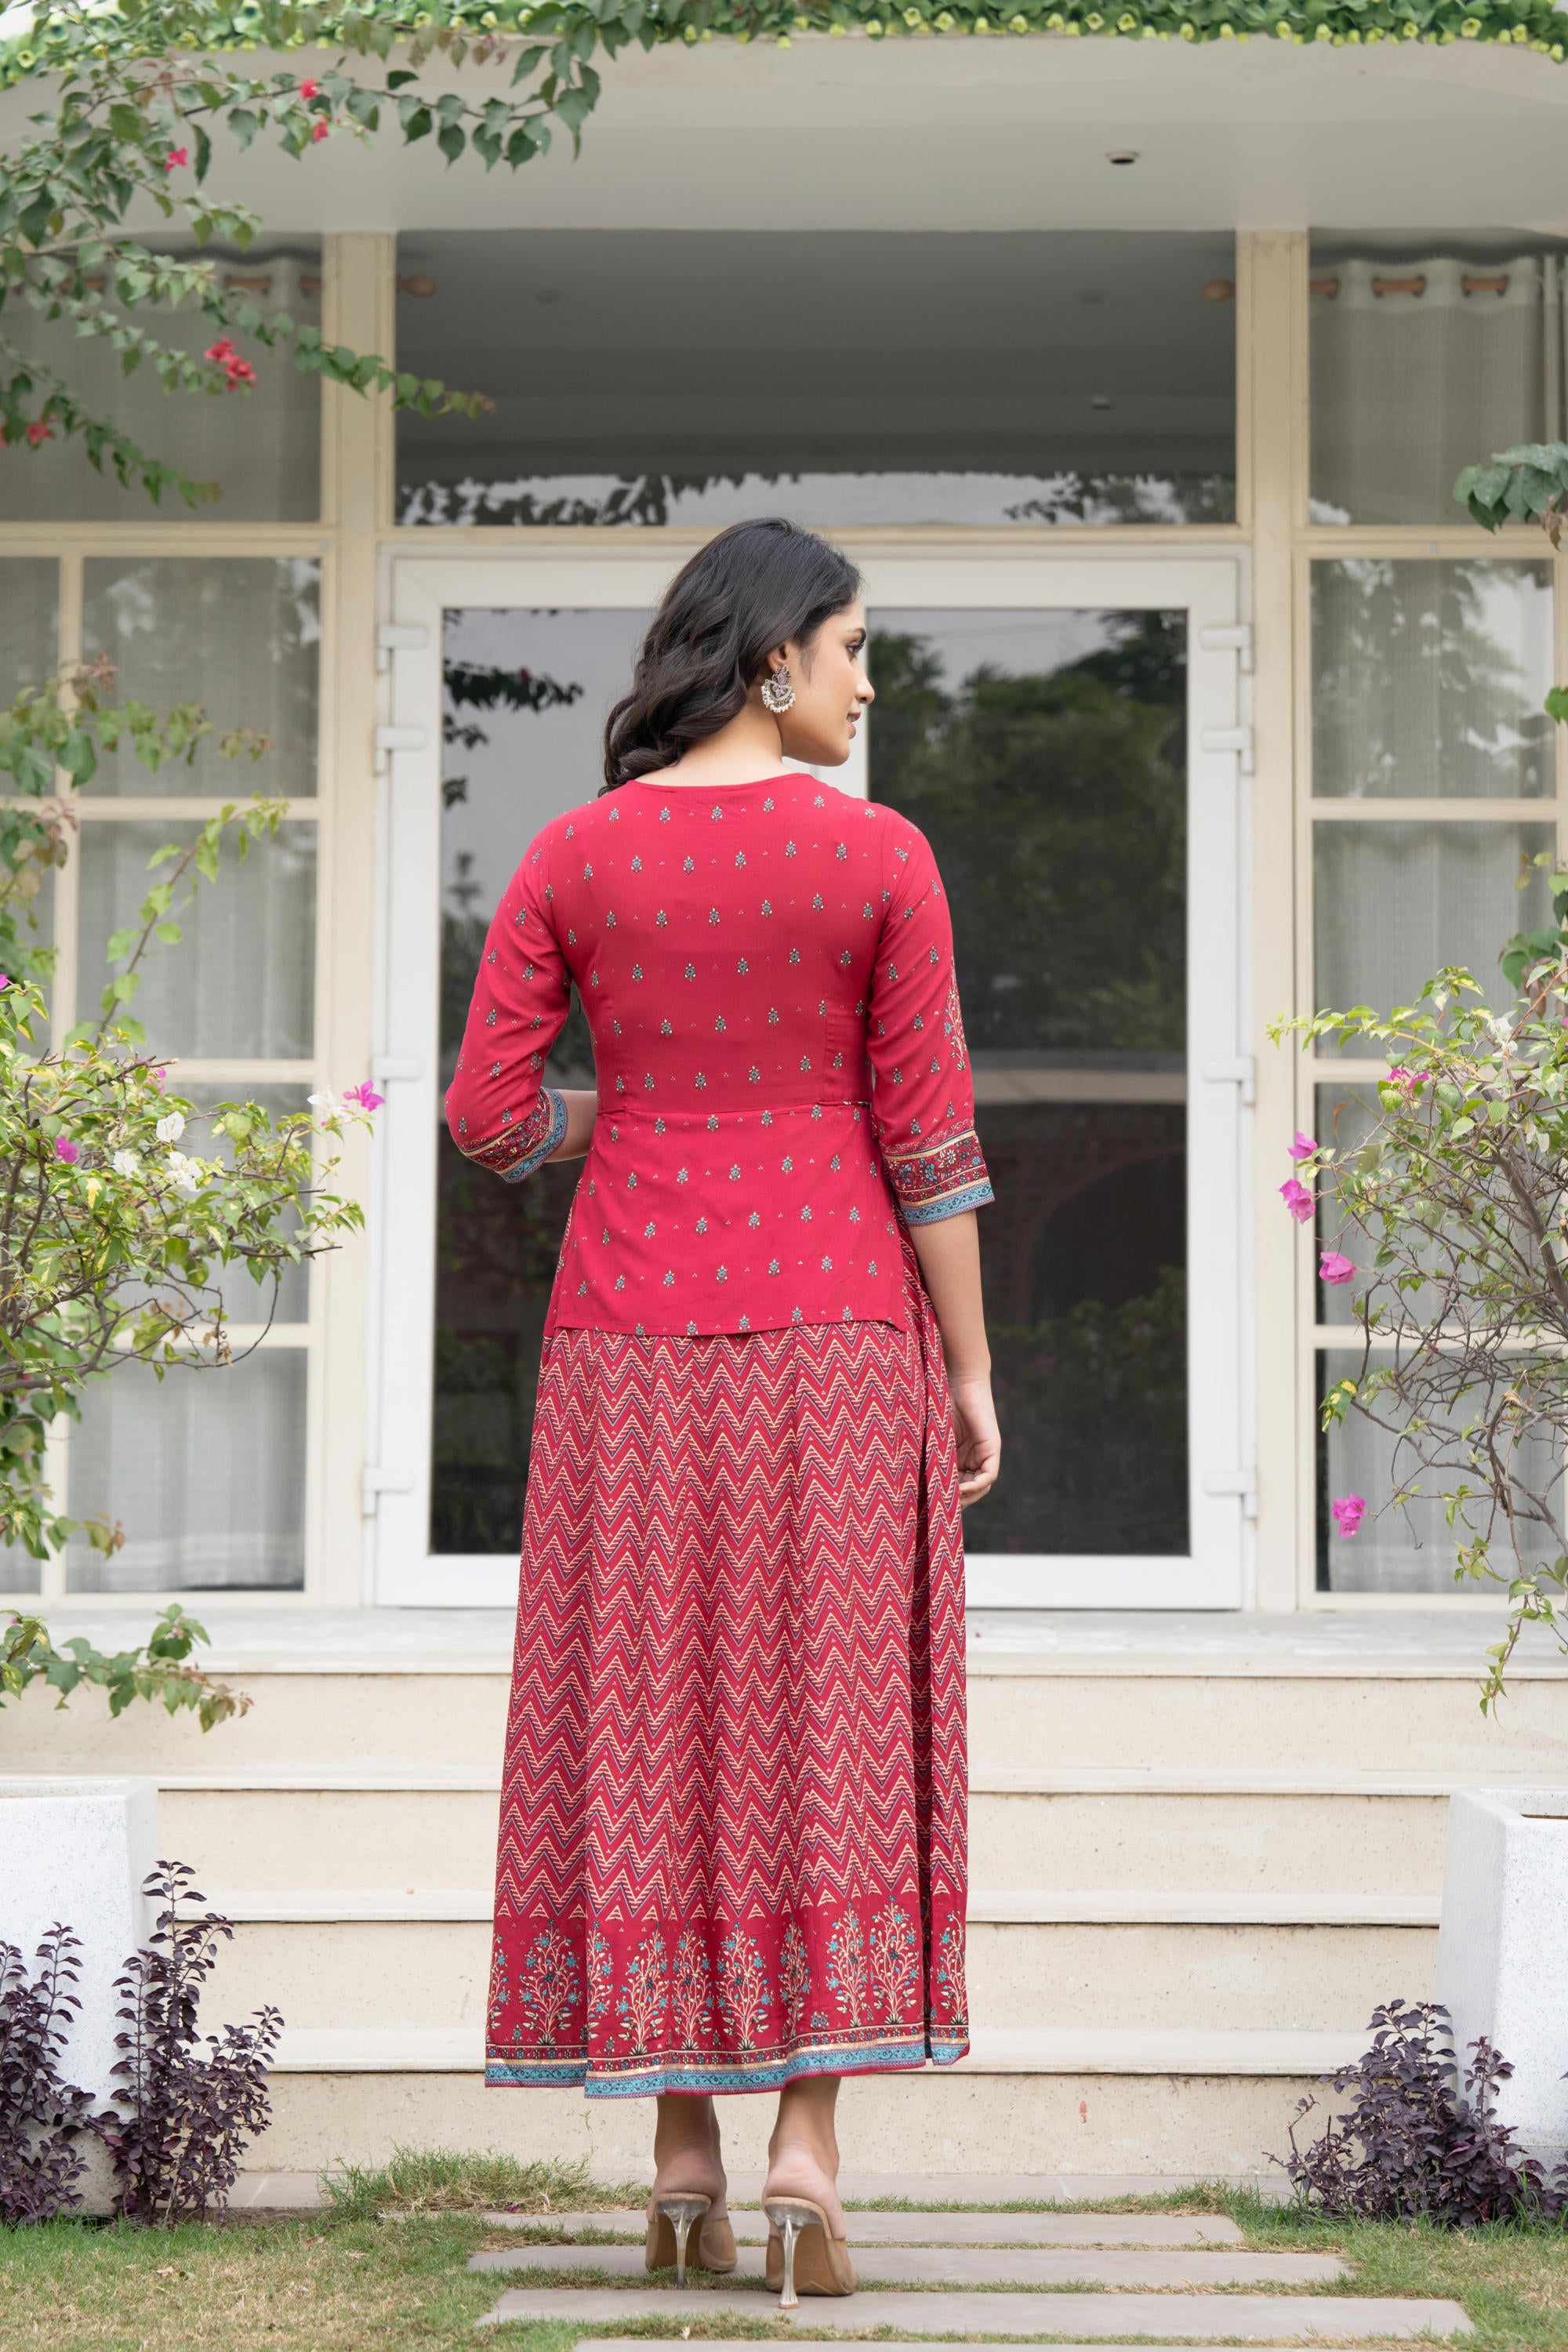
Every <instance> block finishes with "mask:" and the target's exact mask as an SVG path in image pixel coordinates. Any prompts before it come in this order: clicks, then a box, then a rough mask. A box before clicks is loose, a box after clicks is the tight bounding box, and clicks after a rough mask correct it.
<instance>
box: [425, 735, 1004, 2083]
mask: <svg viewBox="0 0 1568 2352" xmlns="http://www.w3.org/2000/svg"><path fill="white" fill-rule="evenodd" d="M574 986H575V988H576V990H577V992H578V993H579V995H580V997H581V1000H582V1003H583V1005H584V1010H585V1013H586V1015H587V1018H588V1022H589V1025H590V1028H591V1030H592V1034H593V1039H594V1053H595V1069H596V1078H597V1088H598V1097H599V1110H598V1117H597V1121H596V1125H595V1134H594V1140H593V1144H592V1146H591V1148H590V1150H589V1153H588V1156H587V1158H586V1160H584V1165H583V1170H582V1173H581V1175H580V1177H579V1180H578V1184H577V1190H576V1193H575V1197H574V1202H573V1206H572V1212H571V1215H570V1218H569V1220H568V1223H567V1229H566V1234H565V1238H564V1240H563V1245H562V1253H561V1262H560V1267H559V1270H558V1273H557V1276H556V1280H555V1285H554V1289H553V1292H552V1299H551V1306H550V1312H549V1317H548V1319H547V1323H546V1333H545V1341H544V1353H543V1361H542V1371H541V1378H540V1386H539V1399H538V1406H537V1411H536V1416H535V1423H534V1433H533V1447H532V1458H531V1465H530V1469H529V1482H528V1496H527V1503H526V1507H525V1513H524V1523H523V1538H522V1561H521V1585H520V1591H519V1605H518V1625H517V1645H516V1652H515V1663H514V1671H513V1678H512V1696H511V1706H510V1720H509V1726H508V1734H507V1748H506V1759H505V1767H504V1775H503V1783H502V1795H501V1815H500V1854H499V1860H498V1866H497V1880H496V1905H495V1934H494V1947H493V1964H492V1971H491V1979H490V1994H489V2030H488V2066H487V2079H488V2080H489V2081H490V2082H491V2083H495V2084H552V2083H559V2084H584V2086H585V2087H586V2089H587V2091H588V2093H589V2094H590V2095H599V2096H604V2095H637V2096H646V2095H648V2094H650V2093H656V2092H663V2091H746V2090H762V2089H767V2088H771V2087H773V2086H776V2085H777V2084H781V2083H784V2082H786V2081H788V2080H790V2079H791V2078H792V2077H794V2076H796V2075H800V2074H816V2073H831V2074H845V2073H855V2072H859V2071H864V2070H866V2069H868V2068H877V2067H910V2066H919V2065H921V2064H922V2063H924V2062H925V2061H926V2060H927V2059H928V2058H931V2059H935V2060H937V2061H939V2062H949V2061H951V2060H952V2059H955V2058H959V2057H962V2056H963V2053H964V2051H965V2050H966V2049H967V2047H968V2024H967V2010H966V2003H965V1996H964V1974H963V1942H964V1898H965V1883H966V1882H965V1800H966V1790H965V1756H964V1699H963V1538H962V1534H961V1529H960V1520H959V1507H958V1473H957V1465H956V1460H955V1455H954V1450H953V1441H952V1423H951V1417H950V1408H949V1402H948V1396H947V1388H946V1381H945V1375H944V1372H943V1369H942V1353H941V1347H940V1343H939V1340H938V1338H937V1333H936V1328H935V1322H934V1318H933V1317H932V1314H931V1307H930V1303H929V1300H928V1299H927V1297H926V1295H925V1292H924V1290H923V1288H922V1286H921V1281H920V1276H919V1270H918V1266H917V1265H916V1261H915V1256H914V1251H913V1248H912V1246H911V1244H910V1239H909V1233H908V1228H909V1226H910V1225H911V1224H916V1223H922V1222H931V1221H933V1220H935V1219H937V1218H940V1217H943V1216H950V1215H952V1214H955V1213H958V1212H959V1211H960V1210H963V1209H967V1208H972V1207H975V1206H977V1205H979V1204H980V1203H981V1202H985V1201H988V1200H989V1199H990V1198H991V1188H990V1185H989V1182H988V1181H987V1179H986V1174H985V1168H984V1160H983V1159H982V1157H981V1153H980V1148H979V1145H978V1143H977V1141H976V1139H975V1134H974V1120H973V1084H972V1080H971V1077H970V1074H969V1068H968V1062H967V1056H966V1054H965V1050H964V1044H963V1023H962V1020H961V1018H960V1013H959V1004H958V995H957V991H956V987H955V984H954V979H953V969H952V926H951V921H950V919H949V916H948V910H947V905H946V900H945V898H944V897H943V894H942V884H941V881H940V878H939V877H938V875H937V871H936V867H935V864H934V862H933V860H932V857H931V850H930V847H929V845H927V843H926V841H925V839H924V837H923V836H922V835H921V834H920V833H919V832H918V831H917V830H916V828H915V827H914V826H912V825H910V824H908V823H906V822H905V820H904V819H902V818H901V817H900V816H899V815H897V814H896V813H895V812H893V811H892V810H889V809H888V808H886V807H883V806H880V805H879V804H877V803H868V802H863V801H859V800H856V799H852V798H850V797H849V796H848V795H847V794H845V793H839V792H837V791H835V790H834V789H833V788H832V787H830V786H827V785H824V784H821V783H819V782H817V781H816V779H815V778H814V777H811V776H800V775H784V776H777V777H773V778H772V779H770V780H768V781H766V782H758V783H748V784H736V785H730V786H726V787H721V788H719V789H717V790H710V791H707V792H699V791H697V790H695V789H693V788H691V787H689V786H681V787H677V788H675V789H670V788H668V787H660V786H658V785H657V784H649V783H644V782H631V783H628V784H625V785H623V786H621V787H620V788H619V789H618V790H616V792H614V793H606V794H605V795H604V796H602V797H601V798H600V799H599V800H597V801H595V802H593V803H590V804H589V805H588V806H586V807H584V808H581V809H577V810H574V811H573V812H572V813H571V814H568V815H566V816H563V817H561V818H558V819H557V820H556V821H555V822H554V823H553V824H550V825H548V826H547V827H546V828H545V830H544V831H543V832H542V834H541V835H539V837H538V839H537V840H536V841H534V842H533V843H532V844H531V846H530V848H529V850H528V852H527V854H526V856H524V858H523V861H522V864H521V866H520V867H519V869H518V872H517V874H516V876H515V877H513V880H512V883H511V886H510V888H509V890H508V892H507V894H506V897H505V898H503V900H502V902H501V905H500V908H499V910H498V912H497V914H496V918H495V920H494V922H493V924H492V925H491V928H490V931H489V939H488V940H487V944H486V949H485V957H484V961H483V963H482V965H481V967H480V971H479V981H478V983H477V986H476V989H475V992H474V1001H473V1005H472V1008H471V1010H470V1013H469V1016H468V1028H467V1032H466V1034H465V1036H464V1040H463V1050H462V1054H461V1056H460V1058H459V1061H458V1071H457V1075H456V1076H455V1078H454V1081H453V1085H452V1087H451V1090H450V1092H449V1094H448V1096H447V1118H448V1121H449V1124H450V1126H451V1129H452V1132H453V1134H454V1136H455V1137H456V1139H457V1140H458V1144H459V1146H460V1148H461V1149H462V1150H464V1151H465V1152H467V1153H468V1155H469V1156H470V1157H471V1158H473V1159H474V1160H478V1161H479V1162H480V1163H481V1164H482V1165H484V1166H486V1167H488V1168H490V1169H492V1170H493V1171H495V1172H496V1173H497V1174H498V1175H500V1176H502V1177H505V1178H506V1179H507V1180H508V1181H520V1180H521V1179H524V1178H526V1177H527V1176H528V1175H530V1174H531V1172H532V1171H534V1170H535V1169H536V1168H538V1167H539V1166H541V1165H542V1162H543V1161H544V1160H545V1159H546V1158H547V1157H548V1156H549V1154H550V1153H551V1151H552V1150H554V1148H555V1146H556V1145H557V1144H558V1143H559V1141H560V1140H561V1138H562V1135H563V1132H564V1124H565V1108H564V1105H563V1102H562V1100H561V1098H560V1097H559V1096H558V1095H556V1094H555V1093H554V1092H553V1091H552V1089H551V1088H549V1087H544V1086H543V1084H542V1073H543V1069H544V1065H545V1061H546V1058H547V1056H548V1055H549V1053H550V1050H551V1047H552V1045H553V1044H554V1042H555V1039H556V1037H557V1036H558V1035H559V1034H560V1031H561V1028H562V1026H563V1023H564V1021H565V1018H566V1015H567V1012H568V1010H569V1007H570V1002H571V992H572V989H573V987H574Z"/></svg>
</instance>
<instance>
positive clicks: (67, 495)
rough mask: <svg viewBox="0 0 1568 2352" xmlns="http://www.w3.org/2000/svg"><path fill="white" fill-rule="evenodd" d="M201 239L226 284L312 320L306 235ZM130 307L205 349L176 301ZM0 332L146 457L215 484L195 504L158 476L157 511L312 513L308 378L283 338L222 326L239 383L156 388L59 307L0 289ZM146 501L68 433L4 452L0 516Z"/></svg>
mask: <svg viewBox="0 0 1568 2352" xmlns="http://www.w3.org/2000/svg"><path fill="white" fill-rule="evenodd" d="M160 249H161V250H162V251H164V252H168V253H174V252H175V251H176V250H179V251H180V257H181V258H183V259H184V258H191V257H194V256H195V247H194V245H192V244H191V243H190V242H189V241H188V240H182V239H178V238H175V237H168V238H166V239H164V240H163V241H162V243H161V246H160ZM205 252H206V255H207V257H215V258H216V260H217V262H218V277H219V280H220V282H221V283H222V285H223V286H224V287H225V288H226V289H227V290H229V291H231V292H233V293H236V294H237V295H239V296H241V297H242V298H245V299H249V300H250V301H252V302H254V303H255V305H256V306H257V308H258V309H260V310H268V309H270V310H285V311H287V312H288V314H289V317H290V318H291V319H296V320H300V323H301V324H303V325H307V326H314V327H319V326H320V325H321V239H320V238H319V237H312V236H298V237H290V238H289V241H288V243H287V244H286V245H283V244H279V243H276V242H273V241H272V240H269V239H266V238H263V239H259V240H258V242H257V243H255V244H253V245H252V246H251V247H250V249H249V251H248V252H247V253H244V254H242V253H240V252H238V251H237V249H235V248H233V247H230V248H228V249H227V250H225V248H224V247H221V246H219V245H216V244H213V245H209V246H208V247H206V248H205ZM90 285H91V280H90V279H89V288H90ZM136 320H137V323H138V324H139V325H140V326H142V328H143V329H145V330H146V331H148V332H149V333H150V334H152V335H153V336H154V337H155V338H156V339H157V341H159V342H161V343H166V344H170V345H172V346H173V347H174V349H175V350H178V351H183V352H191V353H196V352H203V351H205V349H206V348H207V346H208V345H209V344H210V343H211V341H212V340H213V337H214V335H215V333H216V331H217V330H216V328H215V326H214V324H213V321H212V320H210V319H209V318H207V317H205V315H204V314H203V313H202V312H201V311H200V310H195V309H193V308H192V307H191V306H190V305H189V304H188V303H186V304H182V305H181V307H180V308H179V309H178V310H153V309H150V308H147V307H142V308H139V309H138V310H137V312H136ZM5 335H6V339H7V341H10V342H12V343H14V344H15V345H16V347H17V348H18V349H19V350H20V351H22V352H25V353H26V355H27V356H28V357H29V358H31V359H33V360H35V361H36V362H39V363H40V364H41V365H42V366H44V367H47V368H49V369H51V370H52V371H53V372H54V373H57V374H58V376H59V378H60V380H61V381H62V382H63V383H66V384H68V386H69V387H70V390H71V391H72V392H73V393H74V394H75V395H76V397H77V398H78V399H79V401H80V402H81V403H82V404H83V405H84V407H86V408H87V409H89V411H90V412H91V413H92V415H94V416H97V417H107V418H109V419H110V420H111V421H112V422H113V424H114V425H116V426H117V427H118V429H119V430H120V431H121V433H123V434H125V435H127V436H129V438H130V439H131V440H132V441H134V442H136V443H137V444H138V446H140V447H142V449H144V450H145V451H146V452H147V454H148V456H149V457H157V458H160V459H161V460H162V461H163V464H164V465H166V466H171V467H175V468H176V469H177V470H178V471H179V472H180V473H181V474H183V475H184V476H185V477H186V478H187V479H189V480H192V481H196V482H214V483H216V485H217V488H218V490H219V493H220V495H219V496H218V497H217V498H216V499H213V500H210V501H207V502H204V503H203V504H201V505H198V506H195V507H187V506H186V505H185V504H184V501H183V499H181V498H180V497H179V494H178V492H176V491H168V490H166V491H165V492H164V494H163V509H164V511H165V512H167V513H169V514H171V515H173V516H174V517H175V518H177V519H179V520H184V521H190V522H217V523H235V522H313V521H315V520H316V518H317V517H318V515H319V514H320V513H321V379H320V377H319V376H314V375H301V374H300V371H299V369H298V368H297V367H296V366H295V365H294V357H293V352H292V349H291V347H290V346H289V344H288V343H283V344H280V345H279V346H278V347H277V348H276V349H273V350H270V351H269V350H268V348H267V347H266V345H265V344H262V343H259V342H258V341H256V340H255V338H254V337H252V336H247V335H246V334H244V333H240V334H238V335H237V337H236V338H235V341H236V346H237V349H238V351H239V352H240V353H241V355H242V356H243V357H244V358H245V359H246V360H247V361H248V362H249V363H250V364H251V366H253V367H254V368H255V370H256V383H255V384H254V386H253V387H252V389H251V390H250V391H248V392H217V393H211V394H206V393H188V392H174V393H166V392H165V391H164V390H163V385H162V383H160V381H159V379H158V376H157V374H156V373H155V372H154V370H153V368H152V367H151V366H149V365H148V364H147V362H145V361H144V362H142V365H141V366H140V367H138V368H136V369H134V370H133V371H132V373H131V374H130V375H126V374H125V373H123V370H122V366H121V354H120V353H119V352H117V351H116V350H115V349H114V348H113V346H112V344H111V343H110V342H108V341H106V340H104V339H103V338H102V337H99V336H91V337H83V336H80V335H79V334H78V333H77V331H76V328H75V326H74V324H73V323H72V322H71V321H70V320H64V319H57V320H47V319H43V318H41V317H40V316H39V314H38V313H37V311H36V310H29V309H27V308H26V305H24V304H22V303H19V302H11V303H8V304H7V306H6V310H5ZM152 511H153V509H150V507H149V504H148V499H147V493H146V491H145V490H144V489H142V488H141V487H140V486H137V487H135V488H131V489H126V488H122V487H121V483H120V481H119V479H118V478H117V477H116V475H115V472H114V468H113V466H112V465H111V464H110V463H109V462H108V461H107V460H106V461H105V464H104V467H103V470H102V472H101V473H100V472H99V471H98V470H97V469H96V468H95V467H93V466H92V465H91V464H90V463H89V459H88V457H87V455H86V453H85V450H84V448H83V445H82V443H81V441H80V439H79V438H75V439H71V440H57V441H46V442H45V443H44V444H43V445H42V446H41V447H39V448H38V449H37V450H29V451H27V452H26V454H25V455H24V454H20V453H19V454H18V455H16V456H15V457H9V458H8V459H7V461H6V469H5V519H6V520H7V521H8V522H31V521H48V522H122V521H129V522H138V523H145V522H146V520H147V519H148V516H149V513H150V512H152Z"/></svg>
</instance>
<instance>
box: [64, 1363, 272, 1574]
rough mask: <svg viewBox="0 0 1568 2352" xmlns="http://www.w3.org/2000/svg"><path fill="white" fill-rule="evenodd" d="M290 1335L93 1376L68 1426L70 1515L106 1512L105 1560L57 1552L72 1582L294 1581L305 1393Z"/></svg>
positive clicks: (84, 1550) (85, 1552)
mask: <svg viewBox="0 0 1568 2352" xmlns="http://www.w3.org/2000/svg"><path fill="white" fill-rule="evenodd" d="M307 1370H308V1364H307V1360H306V1356H305V1351H304V1349H300V1348H258V1349H257V1350H256V1351H255V1353H254V1354H252V1355H249V1356H247V1357H245V1358H243V1359H242V1360H240V1361H239V1362H238V1363H235V1364H227V1365H224V1366H222V1367H216V1368H215V1367H210V1366H209V1367H208V1368H206V1369H205V1370H195V1369H193V1370H184V1369H176V1370H172V1371H170V1372H168V1373H167V1374H166V1375H165V1377H164V1379H163V1381H159V1380H158V1378H157V1375H156V1374H155V1373H154V1372H153V1370H151V1369H150V1368H149V1367H148V1366H146V1365H142V1364H128V1365H126V1366H125V1367H124V1368H123V1370H120V1371H116V1372H111V1373H110V1376H109V1378H108V1379H107V1380H104V1381H97V1382H96V1383H95V1384H94V1385H93V1386H92V1387H91V1388H89V1390H88V1391H87V1393H86V1395H85V1396H84V1398H83V1400H82V1414H81V1423H80V1425H79V1427H77V1428H75V1429H73V1430H72V1432H71V1441H70V1465H71V1466H70V1509H71V1516H72V1517H74V1518H87V1517H96V1516H98V1515H100V1514H102V1515H104V1516H106V1517H109V1518H110V1520H118V1521H119V1522H120V1524H121V1526H122V1527H123V1528H124V1530H125V1543H124V1547H123V1549H121V1550H120V1551H117V1552H116V1553H115V1554H114V1556H113V1558H112V1559H104V1558H103V1556H102V1554H101V1553H100V1552H96V1551H94V1550H93V1549H92V1548H91V1546H90V1545H89V1544H88V1543H87V1542H86V1541H85V1540H84V1539H83V1538H80V1537H75V1538H72V1540H71V1542H70V1544H69V1545H68V1548H67V1551H66V1580H67V1588H68V1591H72V1592H216V1591H234V1590H238V1589H247V1590H251V1591H255V1590H258V1589H263V1588H265V1589H269V1590H278V1591H299V1590H300V1587H301V1586H302V1585H303V1583H304V1581H305V1535H304V1528H305V1392H306V1375H307Z"/></svg>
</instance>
